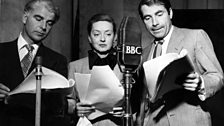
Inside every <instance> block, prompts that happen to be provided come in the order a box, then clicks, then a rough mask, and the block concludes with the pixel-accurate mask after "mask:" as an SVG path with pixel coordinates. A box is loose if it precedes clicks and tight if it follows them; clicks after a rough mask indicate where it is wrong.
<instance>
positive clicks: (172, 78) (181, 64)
mask: <svg viewBox="0 0 224 126" xmlns="http://www.w3.org/2000/svg"><path fill="white" fill-rule="evenodd" d="M143 68H144V71H145V77H146V82H147V86H148V91H149V93H150V100H151V102H155V101H156V100H158V99H159V98H162V96H163V95H164V94H166V93H168V92H170V91H173V90H178V89H181V88H182V86H181V85H180V84H181V82H180V81H181V80H179V82H180V83H179V82H178V79H182V78H183V77H185V76H186V75H187V74H189V73H191V72H194V66H193V63H192V61H191V59H190V57H189V56H188V55H187V50H185V49H183V50H182V51H181V53H180V54H177V53H168V54H165V55H162V56H160V57H158V58H155V59H152V60H149V61H147V62H145V63H144V64H143Z"/></svg>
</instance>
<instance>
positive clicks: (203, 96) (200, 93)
mask: <svg viewBox="0 0 224 126" xmlns="http://www.w3.org/2000/svg"><path fill="white" fill-rule="evenodd" d="M200 78H201V84H200V87H199V89H198V97H199V99H200V100H201V101H204V100H205V99H206V92H205V83H204V79H203V78H202V77H201V76H200Z"/></svg>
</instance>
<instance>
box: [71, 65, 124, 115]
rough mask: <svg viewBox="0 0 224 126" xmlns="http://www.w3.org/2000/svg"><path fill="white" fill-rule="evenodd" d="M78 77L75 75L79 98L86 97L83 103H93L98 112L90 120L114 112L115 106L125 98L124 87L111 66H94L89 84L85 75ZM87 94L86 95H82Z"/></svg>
mask: <svg viewBox="0 0 224 126" xmlns="http://www.w3.org/2000/svg"><path fill="white" fill-rule="evenodd" d="M77 75H78V74H75V80H76V82H77V83H76V84H77V85H76V87H77V90H78V92H79V96H81V97H82V98H83V96H85V99H81V101H85V102H88V103H91V104H92V105H93V106H95V107H96V109H97V111H98V112H96V113H97V114H96V113H93V114H91V115H90V116H89V118H96V117H97V116H101V115H103V113H108V112H110V111H112V109H113V107H114V106H117V105H119V103H121V102H122V100H123V96H124V89H123V86H122V85H121V83H120V81H119V79H118V78H117V77H116V75H115V74H114V72H113V71H112V70H111V69H110V67H109V66H94V67H93V69H92V71H91V77H90V80H89V84H88V79H86V78H88V77H87V75H86V74H83V76H82V75H81V74H79V75H78V76H77ZM81 76H82V77H81ZM77 77H79V79H78V78H77ZM80 80H82V81H80ZM80 85H82V86H80ZM83 85H85V86H83ZM87 86H88V88H86V87H87ZM80 87H82V88H85V89H87V92H86V90H83V89H80ZM85 92H86V94H82V93H85Z"/></svg>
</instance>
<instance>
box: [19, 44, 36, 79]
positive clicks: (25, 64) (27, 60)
mask: <svg viewBox="0 0 224 126" xmlns="http://www.w3.org/2000/svg"><path fill="white" fill-rule="evenodd" d="M25 47H26V49H27V51H28V53H27V54H26V55H25V56H24V57H23V59H22V60H21V67H22V70H23V75H24V77H26V76H27V74H28V71H29V69H30V66H31V63H32V59H33V54H32V51H33V49H34V48H33V46H30V45H28V44H26V45H25Z"/></svg>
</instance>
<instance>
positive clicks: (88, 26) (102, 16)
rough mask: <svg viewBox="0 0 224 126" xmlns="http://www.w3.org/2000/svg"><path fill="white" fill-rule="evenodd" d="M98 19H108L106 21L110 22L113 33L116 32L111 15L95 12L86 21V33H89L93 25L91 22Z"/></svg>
mask: <svg viewBox="0 0 224 126" xmlns="http://www.w3.org/2000/svg"><path fill="white" fill-rule="evenodd" d="M98 21H108V22H110V23H112V25H113V32H114V34H115V33H116V24H115V22H114V19H113V18H112V17H111V16H109V15H108V14H102V13H101V14H95V15H94V16H92V17H91V18H90V20H89V21H88V24H87V32H88V35H90V32H91V30H92V27H93V23H95V22H98Z"/></svg>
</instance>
